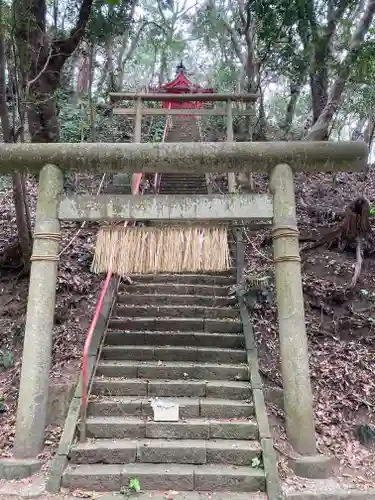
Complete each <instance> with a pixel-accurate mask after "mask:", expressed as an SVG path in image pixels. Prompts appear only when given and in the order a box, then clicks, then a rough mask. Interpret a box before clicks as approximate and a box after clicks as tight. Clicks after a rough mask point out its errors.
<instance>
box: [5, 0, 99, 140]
mask: <svg viewBox="0 0 375 500" xmlns="http://www.w3.org/2000/svg"><path fill="white" fill-rule="evenodd" d="M92 3H93V0H82V3H81V7H80V11H79V15H78V19H77V22H76V25H75V26H74V27H73V29H72V30H71V32H70V36H69V37H68V38H67V39H65V40H53V41H50V39H49V35H48V33H47V32H46V19H45V18H46V10H47V9H46V1H45V0H28V1H25V0H14V5H13V7H14V12H15V26H14V32H15V35H16V39H17V45H18V51H19V59H20V66H21V72H22V79H23V86H24V88H25V98H26V100H27V102H29V103H30V104H29V105H28V108H27V118H28V123H29V131H30V136H31V141H32V142H42V143H44V142H58V141H59V139H60V133H59V125H58V121H57V113H56V103H55V98H54V93H55V91H56V90H57V89H58V88H59V86H60V76H61V70H62V68H63V66H64V64H65V61H66V60H67V59H68V58H69V57H70V56H71V54H72V53H73V52H74V50H75V49H76V47H77V45H78V44H79V42H80V40H81V39H82V36H83V34H84V31H85V29H86V25H87V21H88V19H89V16H90V12H91V6H92Z"/></svg>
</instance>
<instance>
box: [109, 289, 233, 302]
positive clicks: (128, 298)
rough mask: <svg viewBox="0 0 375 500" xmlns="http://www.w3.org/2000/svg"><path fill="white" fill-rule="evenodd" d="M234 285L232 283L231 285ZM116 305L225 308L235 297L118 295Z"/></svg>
mask: <svg viewBox="0 0 375 500" xmlns="http://www.w3.org/2000/svg"><path fill="white" fill-rule="evenodd" d="M233 285H234V283H233ZM117 304H120V305H121V304H126V305H143V304H147V305H149V306H153V305H164V304H169V305H170V306H179V305H184V306H204V307H226V306H230V305H235V304H236V298H235V297H214V296H205V295H167V294H163V295H161V294H160V295H159V294H152V293H148V294H142V295H139V294H134V293H130V294H129V293H128V294H125V293H120V294H119V295H118V296H117Z"/></svg>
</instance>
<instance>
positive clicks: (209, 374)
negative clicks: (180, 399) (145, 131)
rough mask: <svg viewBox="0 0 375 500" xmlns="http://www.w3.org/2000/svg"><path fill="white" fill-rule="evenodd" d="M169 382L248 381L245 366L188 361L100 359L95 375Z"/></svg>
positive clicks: (247, 369)
mask: <svg viewBox="0 0 375 500" xmlns="http://www.w3.org/2000/svg"><path fill="white" fill-rule="evenodd" d="M101 375H102V376H104V377H126V378H133V379H134V378H140V379H142V378H145V379H167V380H178V379H180V380H181V379H182V380H187V379H192V380H194V379H195V380H243V381H248V380H249V367H248V365H247V363H244V364H224V363H223V364H216V363H203V362H201V363H190V362H187V361H186V362H185V361H175V362H172V361H165V362H164V361H163V362H161V361H105V360H100V361H99V363H98V365H97V369H96V376H99V377H100V376H101Z"/></svg>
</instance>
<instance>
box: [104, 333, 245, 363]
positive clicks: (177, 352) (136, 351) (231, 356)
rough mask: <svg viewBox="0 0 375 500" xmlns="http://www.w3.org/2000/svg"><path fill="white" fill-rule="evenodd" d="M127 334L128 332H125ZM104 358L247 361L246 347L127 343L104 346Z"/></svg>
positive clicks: (218, 361) (217, 361)
mask: <svg viewBox="0 0 375 500" xmlns="http://www.w3.org/2000/svg"><path fill="white" fill-rule="evenodd" d="M125 335H126V334H125ZM102 359H105V360H117V361H120V360H135V361H174V362H176V361H197V362H213V363H245V362H246V359H247V358H246V351H245V350H244V349H222V348H215V347H196V346H184V347H179V346H162V347H160V346H159V347H158V346H151V345H125V346H104V347H103V350H102Z"/></svg>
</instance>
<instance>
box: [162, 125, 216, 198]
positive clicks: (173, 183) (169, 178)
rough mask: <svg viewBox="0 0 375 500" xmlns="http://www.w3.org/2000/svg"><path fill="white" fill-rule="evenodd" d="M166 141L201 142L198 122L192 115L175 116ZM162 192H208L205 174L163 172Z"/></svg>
mask: <svg viewBox="0 0 375 500" xmlns="http://www.w3.org/2000/svg"><path fill="white" fill-rule="evenodd" d="M171 122H172V126H171V128H170V130H169V131H168V134H167V137H166V139H165V142H199V141H200V140H201V139H200V133H199V128H198V123H197V120H196V119H195V117H192V116H173V117H172V120H171ZM159 192H160V194H207V183H206V177H205V175H200V174H188V175H187V174H186V172H183V173H181V174H161V180H160V191H159Z"/></svg>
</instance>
